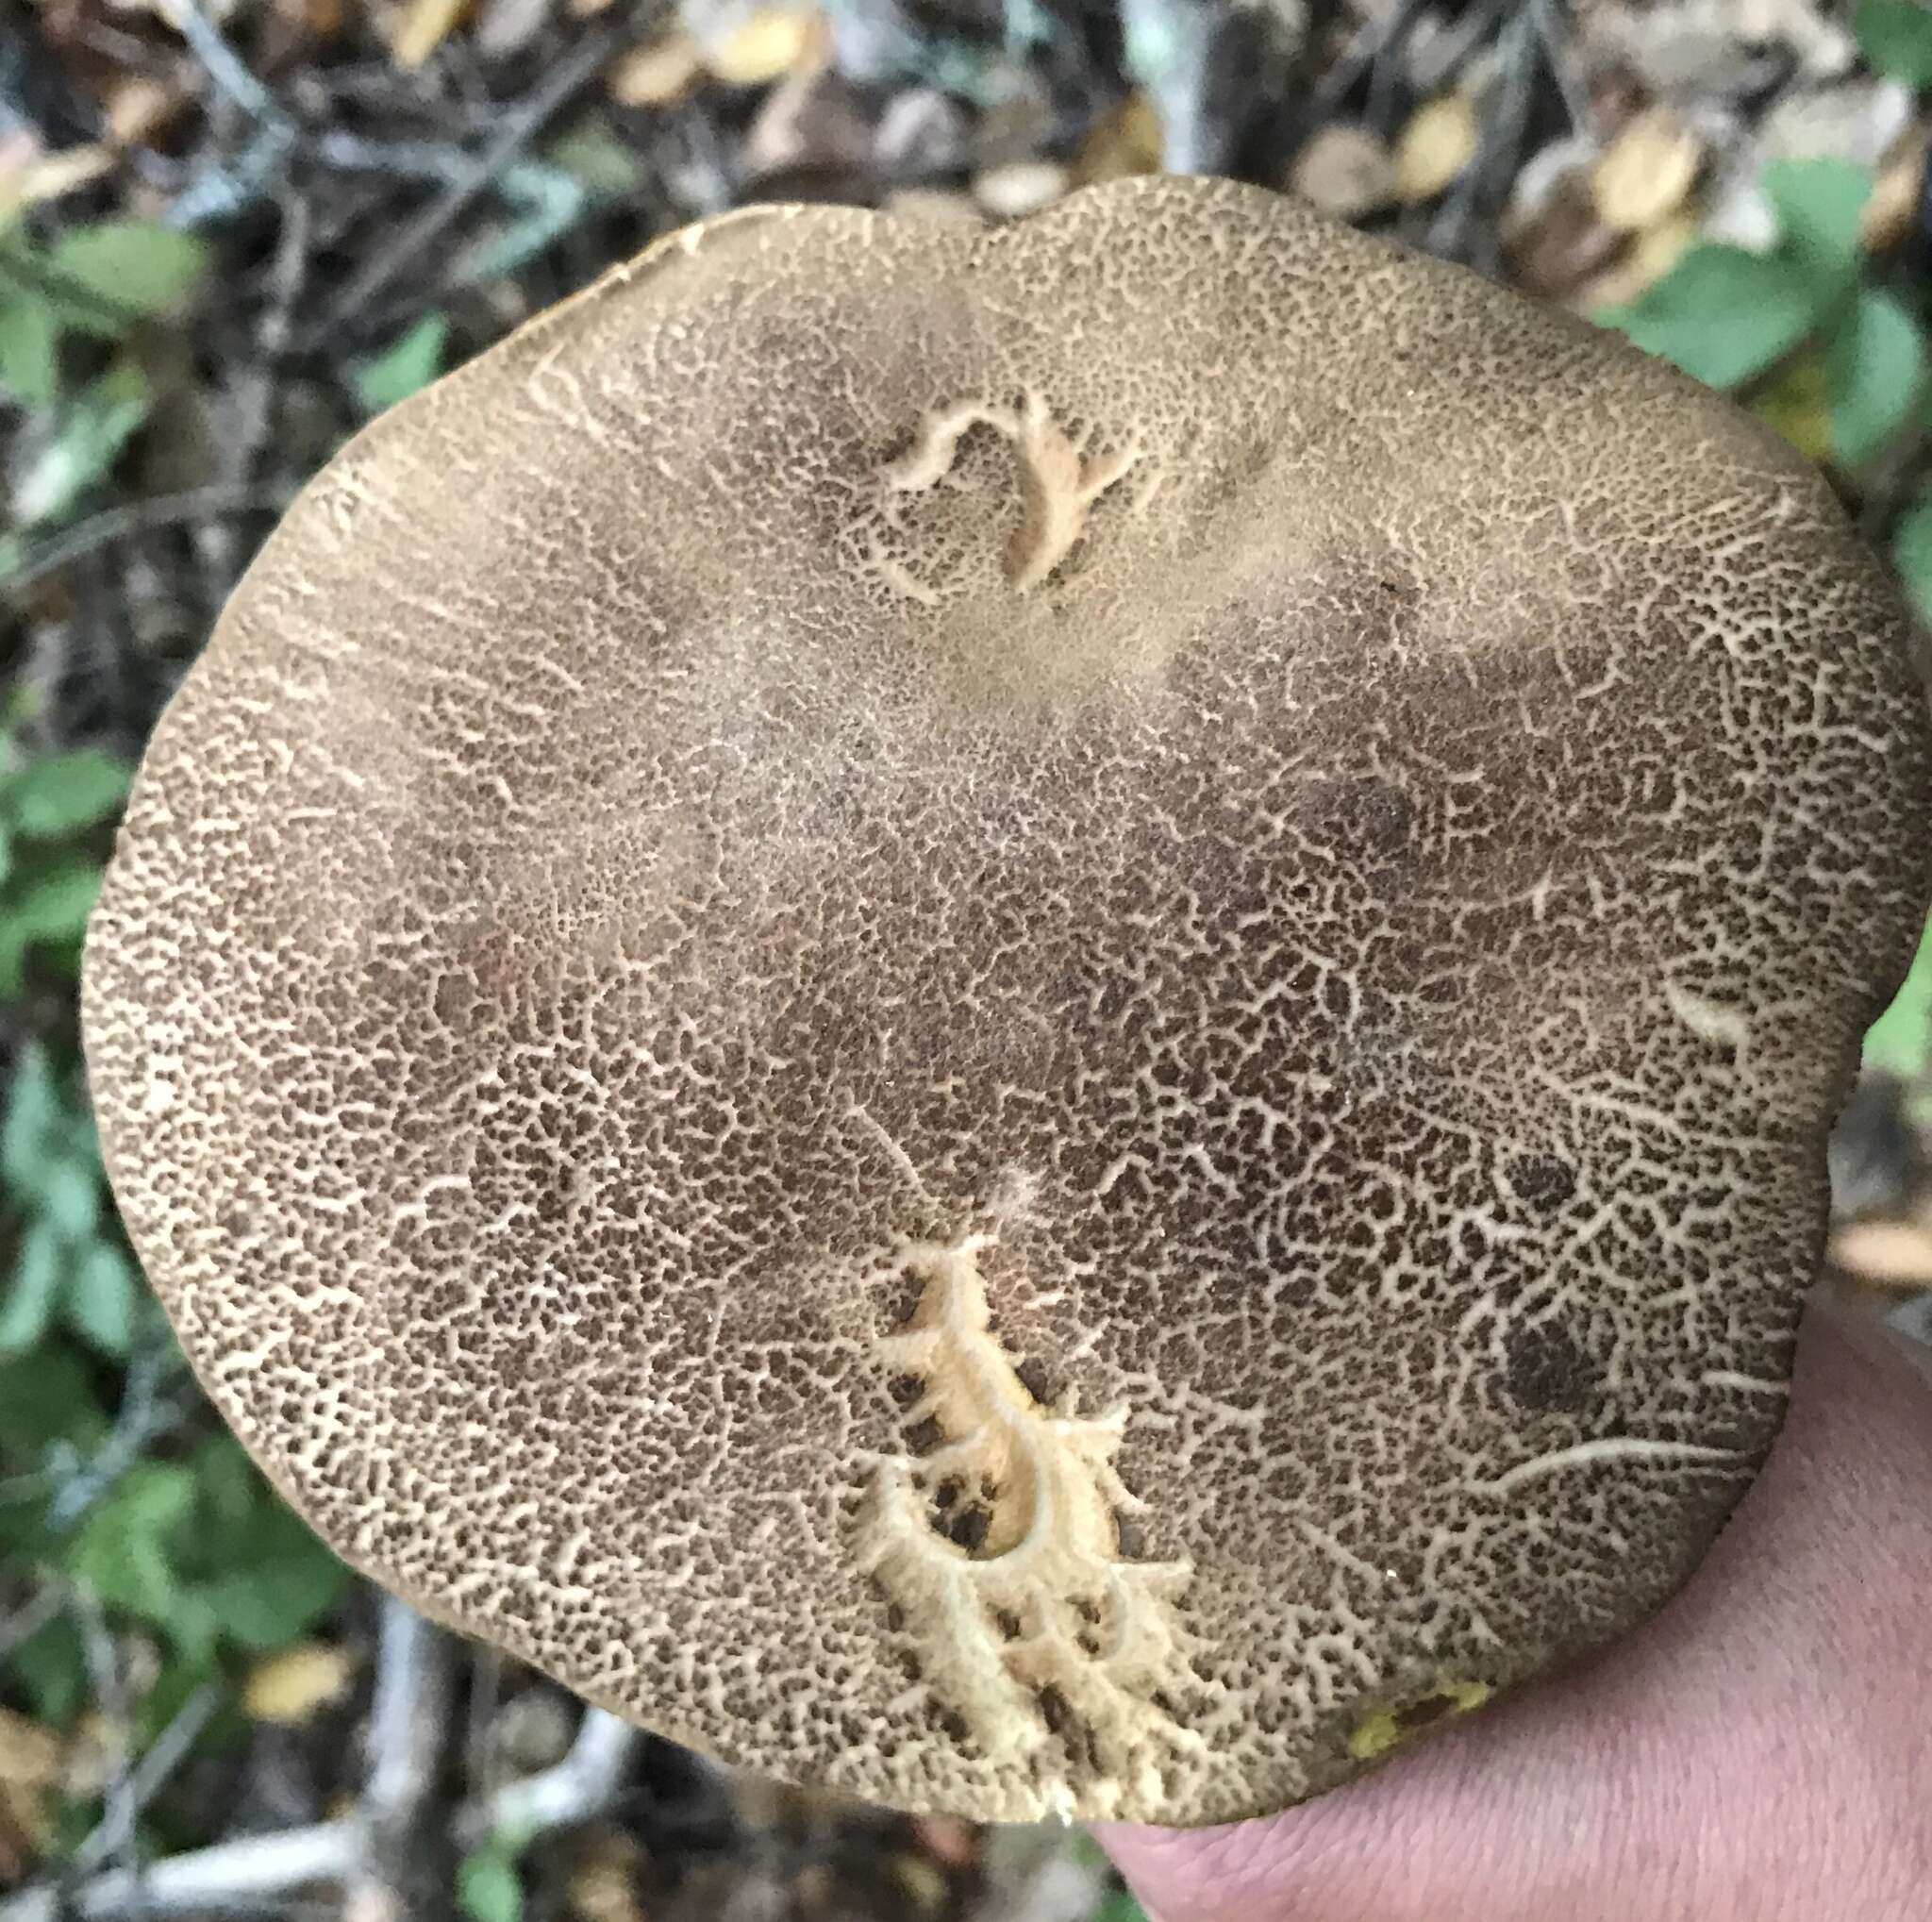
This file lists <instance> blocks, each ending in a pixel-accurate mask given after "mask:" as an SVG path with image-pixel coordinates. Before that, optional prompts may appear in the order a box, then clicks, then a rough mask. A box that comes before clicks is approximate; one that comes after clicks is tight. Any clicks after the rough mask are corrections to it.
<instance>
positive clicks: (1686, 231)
mask: <svg viewBox="0 0 1932 1922" xmlns="http://www.w3.org/2000/svg"><path fill="white" fill-rule="evenodd" d="M1697 236H1698V225H1697V219H1696V216H1695V215H1694V214H1691V213H1690V212H1688V211H1687V212H1683V213H1674V214H1673V215H1672V216H1671V217H1670V218H1669V219H1668V220H1666V221H1664V222H1663V223H1662V224H1661V225H1660V226H1654V227H1652V228H1651V229H1650V231H1649V232H1648V233H1643V234H1639V235H1638V236H1637V238H1636V240H1634V241H1633V242H1631V243H1630V245H1629V246H1628V248H1626V249H1625V251H1624V258H1623V259H1620V260H1619V261H1618V262H1617V264H1616V265H1615V266H1614V267H1609V268H1607V269H1606V270H1605V271H1604V272H1603V273H1601V274H1599V275H1598V276H1596V277H1595V279H1593V280H1591V281H1588V282H1586V283H1585V284H1584V286H1583V287H1581V288H1580V289H1579V290H1578V291H1577V294H1576V301H1575V304H1576V305H1577V306H1578V307H1581V308H1586V309H1587V308H1594V307H1622V306H1623V305H1624V303H1625V302H1626V301H1632V300H1635V299H1636V298H1637V296H1638V295H1639V294H1640V293H1641V292H1644V290H1645V289H1646V288H1651V287H1655V286H1656V285H1657V282H1658V281H1659V280H1661V279H1662V278H1663V277H1664V276H1665V275H1666V274H1668V273H1669V272H1670V271H1671V269H1672V268H1673V267H1674V266H1675V265H1676V264H1677V260H1678V257H1679V256H1680V255H1682V253H1683V252H1684V250H1685V248H1687V247H1688V246H1689V245H1690V244H1691V242H1692V241H1694V240H1695V239H1696V238H1697Z"/></svg>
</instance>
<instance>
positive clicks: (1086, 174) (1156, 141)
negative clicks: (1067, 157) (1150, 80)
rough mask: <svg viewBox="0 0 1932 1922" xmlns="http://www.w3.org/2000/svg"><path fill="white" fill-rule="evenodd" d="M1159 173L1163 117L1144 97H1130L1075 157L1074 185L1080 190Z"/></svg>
mask: <svg viewBox="0 0 1932 1922" xmlns="http://www.w3.org/2000/svg"><path fill="white" fill-rule="evenodd" d="M1159 171H1160V115H1159V114H1158V112H1157V111H1156V110H1155V106H1154V103H1153V101H1151V100H1150V99H1148V97H1147V96H1146V94H1144V93H1129V94H1128V95H1127V97H1126V98H1125V99H1124V100H1123V101H1122V102H1121V104H1120V105H1119V106H1118V107H1116V108H1115V109H1113V111H1112V112H1111V113H1109V114H1108V116H1107V117H1106V118H1105V119H1104V120H1103V121H1101V122H1100V124H1099V125H1097V126H1096V127H1095V128H1094V129H1093V131H1092V132H1091V133H1090V134H1089V135H1088V136H1087V139H1086V142H1084V144H1083V145H1082V146H1081V148H1080V151H1079V153H1078V154H1076V155H1075V156H1074V184H1075V185H1076V186H1080V187H1089V186H1091V185H1093V184H1094V183H1095V182H1097V181H1101V180H1123V179H1125V178H1127V177H1128V176H1129V175H1134V174H1158V172H1159Z"/></svg>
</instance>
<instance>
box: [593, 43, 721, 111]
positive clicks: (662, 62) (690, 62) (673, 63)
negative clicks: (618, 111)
mask: <svg viewBox="0 0 1932 1922" xmlns="http://www.w3.org/2000/svg"><path fill="white" fill-rule="evenodd" d="M704 64H705V59H704V55H703V53H702V52H701V51H700V50H699V47H698V43H697V42H696V41H694V40H693V39H692V38H691V35H690V34H688V33H686V32H685V31H684V29H683V28H682V27H676V28H674V29H673V30H672V31H671V32H669V33H664V34H659V35H658V37H657V38H656V39H655V40H647V41H646V42H644V43H643V45H642V46H637V47H633V48H632V49H631V50H630V52H629V53H627V54H625V56H624V58H622V59H621V60H619V61H618V62H617V64H616V65H615V66H614V67H612V68H611V70H610V97H611V98H612V99H613V100H615V101H616V102H617V104H618V105H619V106H620V107H669V106H670V105H671V103H672V102H673V101H674V100H679V99H682V98H683V96H684V95H685V94H687V93H689V92H691V88H692V86H693V85H694V84H695V83H696V80H697V77H698V75H699V74H700V73H702V72H703V71H704Z"/></svg>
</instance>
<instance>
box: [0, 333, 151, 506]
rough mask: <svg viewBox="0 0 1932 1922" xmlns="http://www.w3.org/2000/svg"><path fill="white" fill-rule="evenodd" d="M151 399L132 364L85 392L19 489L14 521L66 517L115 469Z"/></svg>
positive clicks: (125, 364) (71, 406)
mask: <svg viewBox="0 0 1932 1922" xmlns="http://www.w3.org/2000/svg"><path fill="white" fill-rule="evenodd" d="M151 399H152V396H151V395H150V394H149V392H148V385H147V376H145V375H144V374H143V373H142V371H141V368H140V367H139V366H138V365H137V364H136V363H135V362H134V361H132V360H123V361H118V362H117V363H116V364H115V365H114V366H112V367H110V368H108V371H107V372H106V373H105V374H103V375H102V376H100V378H99V379H97V380H95V381H93V382H92V383H91V384H90V385H89V386H87V387H86V388H84V389H82V391H81V392H80V393H78V394H76V395H75V397H74V398H73V399H72V400H70V401H69V402H68V403H67V405H66V407H65V408H64V409H62V411H61V416H60V425H59V426H58V429H57V430H56V432H55V434H54V437H53V439H52V440H51V441H50V442H48V443H47V444H46V445H45V446H44V447H42V449H41V451H40V453H39V455H38V456H37V457H36V458H35V459H34V460H32V461H30V462H29V463H28V465H27V469H26V472H25V474H24V475H23V476H21V478H20V480H19V482H18V484H17V485H16V486H15V488H14V491H13V515H14V519H15V520H16V521H17V522H19V524H20V525H21V526H25V527H34V526H41V525H42V523H43V522H47V521H57V520H58V519H60V517H61V516H62V515H64V514H65V513H67V512H68V510H70V509H71V508H73V506H74V504H75V502H76V501H78V500H79V499H80V497H81V495H82V494H84V493H86V492H87V491H88V489H89V488H91V487H92V486H93V484H94V483H95V482H96V481H97V480H99V479H101V478H102V477H103V476H105V475H106V474H107V473H108V470H109V469H110V468H111V467H112V466H113V464H114V461H115V459H116V458H117V457H118V456H119V454H120V452H121V449H122V448H123V447H125V445H126V444H127V443H128V441H129V440H130V439H131V438H132V436H133V434H134V431H135V429H136V428H137V427H139V426H141V424H142V421H144V420H145V419H146V418H147V410H148V408H149V406H150V404H151Z"/></svg>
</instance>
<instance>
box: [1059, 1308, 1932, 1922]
mask: <svg viewBox="0 0 1932 1922" xmlns="http://www.w3.org/2000/svg"><path fill="white" fill-rule="evenodd" d="M1868 1346H1869V1344H1868V1343H1865V1342H1857V1343H1855V1341H1854V1340H1853V1339H1852V1338H1851V1336H1850V1335H1849V1334H1848V1332H1847V1330H1846V1329H1845V1328H1844V1327H1842V1326H1840V1324H1839V1322H1838V1320H1837V1317H1836V1315H1835V1314H1833V1313H1832V1312H1828V1311H1826V1310H1824V1309H1822V1308H1821V1307H1814V1308H1813V1310H1812V1311H1811V1312H1810V1313H1809V1314H1808V1315H1807V1319H1806V1326H1805V1329H1804V1333H1803V1336H1802V1338H1801V1340H1800V1344H1799V1356H1798V1366H1797V1379H1796V1381H1795V1383H1794V1385H1793V1390H1792V1400H1791V1409H1790V1416H1789V1419H1788V1420H1787V1423H1786V1426H1785V1430H1784V1433H1783V1434H1782V1436H1781V1437H1780V1438H1779V1441H1778V1444H1777V1446H1776V1447H1775V1448H1774V1451H1773V1454H1772V1458H1771V1460H1770V1462H1768V1463H1767V1464H1766V1466H1765V1469H1764V1472H1763V1474H1762V1475H1761V1476H1760V1477H1759V1479H1758V1480H1757V1483H1756V1484H1755V1485H1754V1486H1753V1487H1752V1489H1751V1490H1750V1492H1749V1493H1748V1494H1747V1495H1746V1496H1745V1497H1744V1499H1743V1501H1742V1502H1741V1503H1740V1506H1739V1508H1738V1511H1737V1513H1736V1514H1735V1516H1734V1517H1733V1519H1732V1521H1731V1523H1730V1524H1729V1526H1727V1527H1726V1528H1725V1529H1724V1532H1723V1534H1722V1535H1721V1536H1720V1537H1719V1538H1718V1541H1717V1542H1716V1544H1715V1545H1714V1546H1713V1547H1712V1549H1711V1551H1710V1553H1709V1555H1708V1557H1707V1559H1706V1561H1705V1563H1704V1564H1703V1566H1702V1567H1701V1568H1700V1569H1699V1570H1698V1572H1697V1573H1696V1575H1695V1576H1693V1577H1692V1579H1691V1581H1690V1583H1689V1584H1688V1585H1687V1586H1686V1588H1685V1589H1684V1591H1683V1592H1682V1593H1681V1594H1680V1595H1679V1596H1677V1597H1676V1599H1675V1600H1674V1601H1673V1602H1672V1603H1671V1604H1670V1605H1669V1606H1668V1607H1667V1608H1666V1609H1665V1610H1664V1611H1663V1612H1662V1613H1660V1614H1659V1615H1658V1616H1657V1618H1656V1619H1655V1620H1654V1621H1653V1622H1651V1623H1650V1624H1649V1625H1647V1626H1646V1627H1645V1628H1644V1629H1642V1630H1639V1631H1638V1632H1637V1633H1636V1634H1634V1635H1633V1636H1631V1637H1629V1638H1628V1639H1626V1640H1625V1641H1624V1642H1621V1643H1620V1644H1618V1645H1617V1646H1615V1647H1614V1648H1612V1649H1609V1650H1607V1651H1605V1653H1604V1654H1603V1655H1601V1656H1600V1657H1598V1658H1597V1659H1596V1660H1595V1661H1594V1662H1592V1663H1590V1664H1589V1665H1588V1666H1587V1667H1586V1668H1581V1669H1578V1670H1576V1671H1574V1672H1573V1673H1572V1674H1570V1675H1568V1676H1565V1677H1562V1678H1559V1679H1555V1680H1550V1681H1547V1682H1543V1683H1540V1684H1538V1685H1536V1686H1534V1687H1529V1688H1525V1689H1524V1690H1522V1691H1521V1692H1520V1693H1518V1694H1517V1695H1515V1696H1511V1697H1509V1698H1507V1699H1504V1700H1501V1701H1499V1702H1497V1703H1496V1704H1494V1705H1493V1706H1491V1708H1489V1709H1486V1710H1485V1711H1484V1712H1483V1713H1481V1714H1479V1715H1474V1716H1471V1717H1470V1718H1468V1719H1467V1720H1466V1721H1464V1722H1460V1723H1458V1724H1456V1725H1453V1726H1450V1727H1448V1728H1445V1729H1444V1730H1442V1731H1441V1733H1440V1734H1438V1735H1436V1736H1434V1737H1432V1738H1430V1739H1428V1740H1426V1741H1424V1742H1423V1743H1421V1744H1419V1745H1418V1746H1417V1747H1415V1748H1413V1749H1411V1750H1410V1751H1408V1752H1407V1753H1406V1754H1404V1755H1402V1756H1400V1757H1398V1758H1397V1759H1396V1760H1394V1761H1393V1762H1391V1763H1389V1765H1388V1766H1387V1767H1386V1768H1384V1769H1382V1770H1380V1771H1379V1772H1378V1773H1376V1774H1375V1775H1374V1777H1372V1778H1369V1779H1366V1780H1362V1781H1359V1782H1357V1783H1354V1784H1352V1785H1351V1786H1350V1787H1348V1788H1345V1789H1341V1790H1338V1791H1336V1792H1334V1793H1333V1794H1331V1795H1328V1796H1325V1797H1321V1798H1320V1799H1318V1800H1316V1801H1313V1802H1310V1803H1307V1804H1306V1805H1305V1806H1303V1807H1301V1808H1296V1809H1289V1810H1285V1811H1284V1812H1283V1813H1280V1814H1278V1815H1272V1816H1268V1817H1266V1818H1264V1819H1261V1820H1258V1821H1253V1822H1241V1823H1237V1824H1234V1825H1232V1826H1228V1827H1224V1828H1219V1829H1207V1830H1161V1829H1147V1828H1130V1827H1126V1826H1122V1825H1114V1824H1108V1825H1104V1826H1101V1827H1098V1828H1096V1830H1095V1833H1096V1834H1097V1836H1098V1837H1099V1840H1100V1841H1101V1843H1102V1845H1103V1846H1104V1847H1106V1848H1107V1849H1108V1852H1109V1853H1110V1854H1111V1855H1112V1856H1113V1858H1114V1860H1115V1861H1116V1862H1117V1863H1118V1864H1120V1866H1121V1868H1122V1870H1123V1871H1124V1873H1125V1875H1126V1877H1127V1879H1128V1880H1129V1881H1130V1882H1131V1883H1132V1884H1133V1885H1134V1888H1135V1890H1136V1892H1137V1893H1138V1894H1139V1895H1140V1896H1141V1899H1142V1901H1143V1903H1144V1904H1145V1906H1146V1908H1147V1912H1148V1914H1149V1915H1150V1916H1152V1917H1154V1918H1156V1922H1838V1918H1840V1917H1842V1918H1846V1922H1917V1918H1923V1917H1924V1916H1925V1915H1926V1914H1928V1913H1932V1593H1928V1590H1932V1393H1928V1392H1927V1390H1926V1386H1925V1384H1924V1383H1923V1382H1921V1381H1919V1380H1917V1379H1914V1378H1913V1377H1912V1376H1911V1375H1910V1374H1909V1373H1908V1372H1907V1370H1906V1369H1905V1367H1904V1366H1903V1365H1902V1364H1901V1363H1900V1362H1898V1361H1897V1360H1896V1359H1895V1358H1894V1357H1892V1356H1890V1355H1889V1354H1888V1355H1879V1354H1876V1353H1872V1352H1861V1351H1860V1350H1861V1349H1864V1348H1867V1347H1868Z"/></svg>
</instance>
